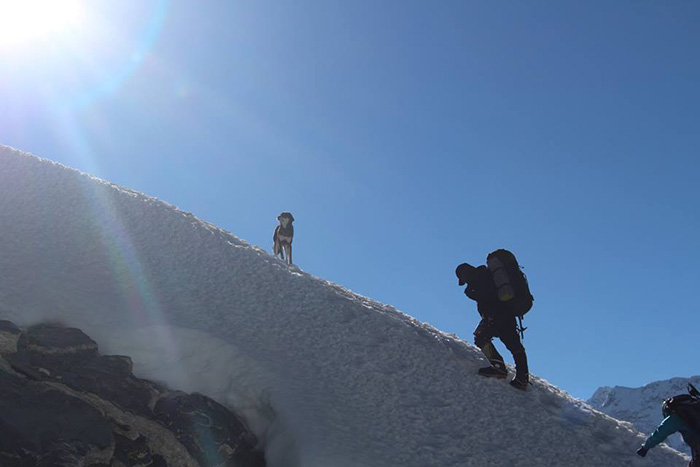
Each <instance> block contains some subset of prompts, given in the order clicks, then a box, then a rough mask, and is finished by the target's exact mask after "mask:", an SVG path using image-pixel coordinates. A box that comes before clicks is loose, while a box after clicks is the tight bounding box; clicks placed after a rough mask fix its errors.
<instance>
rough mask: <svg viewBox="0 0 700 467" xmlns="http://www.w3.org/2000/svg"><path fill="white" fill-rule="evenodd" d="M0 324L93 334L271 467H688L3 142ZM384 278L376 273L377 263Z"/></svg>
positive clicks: (426, 333) (397, 320)
mask: <svg viewBox="0 0 700 467" xmlns="http://www.w3.org/2000/svg"><path fill="white" fill-rule="evenodd" d="M0 226H2V227H1V228H0V277H1V278H2V284H1V285H0V319H8V320H12V321H14V322H15V323H17V324H19V325H21V326H25V325H30V324H32V323H35V322H38V321H43V320H54V321H59V322H63V323H64V324H67V325H70V326H75V327H79V328H81V329H83V330H84V331H85V332H86V333H88V334H89V335H90V336H92V337H93V339H95V340H96V341H97V342H98V344H99V346H100V348H101V349H103V350H104V352H107V353H113V354H124V355H129V356H131V357H132V358H133V360H134V361H135V362H137V365H136V366H135V368H134V373H135V374H136V375H137V376H140V377H144V378H148V379H151V380H156V381H161V382H163V383H165V384H168V385H172V386H173V387H178V388H181V389H182V390H185V391H188V392H194V391H197V392H200V393H203V394H205V395H207V396H210V397H213V398H214V399H216V400H217V401H219V402H221V403H223V404H226V405H228V406H230V407H232V408H233V409H234V410H236V411H237V412H238V413H243V414H244V415H245V416H246V419H247V422H248V424H249V425H250V427H251V428H252V429H253V430H254V431H255V433H256V435H257V436H258V437H259V438H260V439H262V440H264V441H265V452H266V458H267V462H268V464H269V465H270V466H272V467H296V466H305V467H306V466H310V467H316V466H318V467H322V466H323V467H327V466H333V467H357V466H372V467H384V466H408V467H412V466H415V467H424V466H440V467H450V466H454V467H457V466H459V467H465V466H474V467H489V466H523V467H524V466H528V467H529V466H567V465H586V466H589V467H598V466H600V467H608V466H610V465H620V466H640V467H641V466H647V467H648V466H658V467H661V466H679V467H680V466H681V465H684V463H685V462H687V460H685V459H684V458H683V457H682V456H680V455H679V454H678V453H676V452H674V451H672V450H670V449H668V448H665V447H664V448H659V449H656V450H654V452H652V453H650V454H649V456H647V458H646V459H640V458H638V457H637V456H636V455H635V454H634V451H635V449H636V448H637V447H638V445H639V444H640V443H641V441H642V437H641V436H640V435H639V434H638V433H637V432H636V431H634V430H633V429H632V427H631V425H630V424H629V423H623V422H619V421H617V420H614V419H612V418H611V417H608V416H607V415H604V414H601V413H599V412H597V411H595V410H593V409H592V408H591V407H590V406H588V405H586V404H585V403H584V402H582V401H580V400H576V399H573V398H571V397H570V396H569V395H568V394H566V393H565V392H563V391H561V390H560V389H558V388H556V387H554V386H551V385H550V384H549V383H547V382H546V381H544V380H542V379H539V378H536V377H534V378H533V387H532V388H531V390H530V391H528V392H527V393H521V392H518V391H516V390H514V389H513V388H511V387H509V386H508V384H506V383H504V382H503V381H493V380H488V379H483V378H481V377H479V376H477V375H476V374H475V373H476V369H477V368H478V367H479V366H481V365H483V364H484V360H483V358H482V356H481V353H480V352H479V351H478V350H477V349H476V348H474V347H473V346H471V345H470V344H467V343H465V342H463V341H460V340H459V339H458V338H457V337H456V336H453V335H448V334H445V333H443V332H441V331H439V330H437V329H435V328H433V327H431V326H429V325H426V324H423V323H420V322H418V321H417V320H415V319H414V318H411V317H410V316H407V315H405V314H403V313H401V312H399V311H397V310H396V309H395V308H393V307H391V306H388V305H384V304H381V303H378V302H376V301H374V300H371V299H369V298H366V297H362V296H360V295H357V294H355V293H353V292H351V291H349V290H347V289H345V288H343V287H341V286H338V285H336V284H332V283H330V282H327V281H324V280H322V279H319V278H316V277H313V276H312V275H310V274H308V273H306V272H303V271H301V270H300V269H299V268H297V267H293V266H292V267H289V266H287V265H286V264H284V263H283V262H282V261H279V260H277V259H275V258H273V257H272V256H271V255H269V254H268V253H267V252H265V251H264V250H262V249H260V248H258V247H255V246H251V245H249V244H247V243H246V242H244V241H242V240H239V239H238V238H236V237H235V236H233V235H231V234H230V233H228V232H226V231H224V230H222V229H219V228H217V227H215V226H213V225H211V224H208V223H206V222H202V221H200V220H199V219H197V218H196V217H195V216H193V215H192V214H190V213H186V212H182V211H179V210H178V209H176V208H175V207H173V206H170V205H168V204H166V203H163V202H162V201H159V200H156V199H154V198H151V197H148V196H146V195H143V194H141V193H138V192H135V191H133V190H129V189H125V188H122V187H119V186H116V185H113V184H109V183H107V182H104V181H101V180H98V179H96V178H94V177H90V176H88V175H86V174H82V173H80V172H77V171H75V170H72V169H68V168H66V167H64V166H61V165H59V164H56V163H53V162H50V161H47V160H42V159H39V158H36V157H34V156H31V155H28V154H24V153H21V152H19V151H16V150H13V149H10V148H7V147H1V146H0ZM378 267H379V265H378Z"/></svg>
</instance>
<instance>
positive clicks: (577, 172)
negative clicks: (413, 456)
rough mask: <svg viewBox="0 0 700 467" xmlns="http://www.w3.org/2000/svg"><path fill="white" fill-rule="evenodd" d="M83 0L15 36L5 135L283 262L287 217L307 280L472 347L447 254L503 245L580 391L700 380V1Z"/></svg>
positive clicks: (556, 363) (543, 348)
mask: <svg viewBox="0 0 700 467" xmlns="http://www.w3.org/2000/svg"><path fill="white" fill-rule="evenodd" d="M80 3H81V4H82V5H83V8H85V10H83V12H82V16H81V17H80V18H81V21H82V23H78V24H77V25H74V26H73V29H72V30H70V31H68V32H66V31H63V32H61V31H59V32H58V33H56V34H59V35H56V36H47V37H44V38H38V39H37V38H35V39H33V40H31V41H30V40H27V41H26V42H23V43H8V41H7V40H6V41H5V42H4V43H3V42H1V41H0V54H2V63H3V72H2V73H1V74H0V99H1V100H0V105H1V107H2V108H3V112H0V144H6V145H10V146H14V147H17V148H19V149H22V150H25V151H29V152H32V153H34V154H36V155H39V156H42V157H46V158H49V159H53V160H56V161H58V162H61V163H64V164H67V165H69V166H72V167H75V168H78V169H81V170H84V171H88V172H90V173H93V174H95V175H97V176H100V177H102V178H105V179H108V180H110V181H112V182H115V183H118V184H121V185H126V186H128V187H130V188H133V189H136V190H139V191H142V192H145V193H147V194H150V195H152V196H156V197H158V198H161V199H163V200H165V201H168V202H170V203H172V204H174V205H176V206H178V207H180V208H181V209H183V210H186V211H191V212H193V213H194V214H195V215H197V216H198V217H200V218H202V219H204V220H206V221H209V222H212V223H215V224H217V225H218V226H220V227H222V228H225V229H227V230H229V231H231V232H232V233H234V234H235V235H237V236H239V237H241V238H243V239H245V240H247V241H249V242H250V243H252V244H255V245H259V246H261V247H264V248H266V249H268V250H269V249H270V247H271V236H272V231H273V229H274V226H275V223H276V221H275V218H276V216H277V215H278V214H279V213H280V212H281V211H291V212H292V213H294V216H295V217H296V219H297V222H296V223H295V226H296V232H297V237H296V239H295V243H294V247H295V251H294V256H295V260H296V263H297V264H298V265H299V266H300V267H301V268H302V269H304V270H305V271H308V272H310V273H312V274H314V275H316V276H320V277H323V278H325V279H328V280H331V281H334V282H337V283H340V284H342V285H344V286H346V287H348V288H350V289H352V290H354V291H356V292H358V293H361V294H363V295H367V296H370V297H372V298H375V299H377V300H380V301H383V302H386V303H390V304H393V305H395V306H396V307H397V308H399V309H400V310H402V311H404V312H406V313H408V314H410V315H412V316H415V317H417V318H418V319H420V320H421V321H426V322H429V323H431V324H433V325H434V326H436V327H438V328H439V329H441V330H443V331H447V332H451V333H455V334H457V335H459V336H460V337H461V338H464V339H466V340H469V341H472V336H471V333H472V331H473V328H474V327H475V326H476V324H477V322H478V315H477V313H476V310H475V307H474V306H473V303H471V302H468V301H467V299H466V298H465V297H464V295H463V294H462V293H461V290H460V288H459V287H458V286H457V281H456V278H455V276H454V268H455V267H456V265H457V264H459V263H461V262H464V261H467V262H470V263H472V264H478V263H481V262H483V261H484V260H485V257H486V254H487V253H488V252H489V251H491V250H494V249H496V248H499V247H506V248H509V249H511V250H512V251H513V252H514V253H515V254H516V255H517V256H518V258H519V260H520V262H521V263H522V264H523V265H524V266H525V271H526V273H527V274H528V277H529V279H530V283H531V288H532V291H533V294H534V295H535V298H536V301H535V307H534V309H533V311H531V312H530V314H529V315H528V316H527V318H526V325H527V326H528V327H529V329H528V331H527V333H526V338H525V342H524V343H525V346H526V348H527V350H528V353H529V357H530V364H531V370H532V371H533V373H535V374H537V375H539V376H542V377H544V378H545V379H547V380H549V381H551V382H552V383H554V384H557V385H558V386H561V387H562V388H564V389H566V390H568V391H569V392H571V393H572V394H573V395H574V396H577V397H581V398H586V397H589V396H590V395H591V394H592V392H593V391H594V390H595V389H596V388H597V387H598V386H601V385H625V386H639V385H642V384H644V383H646V382H650V381H652V380H657V379H665V378H669V377H673V376H689V375H691V374H698V373H699V372H700V368H699V366H698V361H697V342H698V338H697V331H698V328H699V326H700V318H699V316H700V315H699V314H698V300H697V298H696V294H697V293H698V291H699V290H700V288H699V287H698V284H699V283H700V272H699V270H698V264H700V245H699V243H698V238H699V237H700V236H699V232H698V230H699V227H700V214H699V213H700V210H698V208H697V204H698V202H699V201H700V193H699V190H698V182H697V180H698V177H699V176H700V158H699V157H698V148H699V147H700V110H699V109H700V91H699V90H698V83H699V82H700V61H698V59H697V49H698V46H699V45H700V29H699V28H697V24H698V21H699V20H700V4H699V3H697V2H692V1H685V0H679V1H669V2H659V1H655V0H649V1H646V0H637V1H616V2H609V1H589V2H573V1H564V2H551V1H531V2H514V1H513V2H486V1H442V2H425V1H423V2H418V1H407V0H401V1H390V0H387V1H382V2H372V1H365V0H354V1H352V2H338V1H320V0H316V1H305V0H295V1H286V0H283V1H267V0H254V1H253V0H241V1H213V0H212V1H208V2H197V5H196V6H195V4H194V3H192V2H185V1H166V0H149V1H142V2H128V4H127V2H117V1H104V0H102V1H93V2H80ZM497 346H499V348H500V349H503V346H502V345H500V344H497ZM506 353H507V352H506Z"/></svg>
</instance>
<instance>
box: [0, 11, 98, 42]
mask: <svg viewBox="0 0 700 467" xmlns="http://www.w3.org/2000/svg"><path fill="white" fill-rule="evenodd" d="M84 13H85V12H84V8H83V4H82V2H80V1H78V0H60V1H58V0H0V47H3V48H24V47H26V46H29V45H33V44H37V43H51V42H53V41H55V40H56V39H59V38H60V37H61V36H69V35H70V34H71V33H73V32H74V31H75V30H77V29H78V28H80V27H81V25H82V24H84V16H85V15H84Z"/></svg>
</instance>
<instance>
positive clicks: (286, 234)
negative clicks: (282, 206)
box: [272, 212, 294, 264]
mask: <svg viewBox="0 0 700 467" xmlns="http://www.w3.org/2000/svg"><path fill="white" fill-rule="evenodd" d="M277 220H278V221H279V223H280V225H278V226H277V227H275V233H274V235H273V236H272V241H273V247H272V249H273V250H272V251H273V252H274V253H275V257H277V255H280V258H282V260H284V259H285V258H284V255H285V252H286V253H287V260H286V261H287V264H292V240H293V239H294V226H293V225H292V222H294V216H292V213H291V212H283V213H282V214H280V215H279V216H277Z"/></svg>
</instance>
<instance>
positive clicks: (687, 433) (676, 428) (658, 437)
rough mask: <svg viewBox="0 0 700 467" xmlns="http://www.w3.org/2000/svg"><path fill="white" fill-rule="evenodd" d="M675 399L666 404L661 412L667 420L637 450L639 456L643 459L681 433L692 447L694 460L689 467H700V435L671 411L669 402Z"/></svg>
mask: <svg viewBox="0 0 700 467" xmlns="http://www.w3.org/2000/svg"><path fill="white" fill-rule="evenodd" d="M673 399H674V398H671V399H668V400H666V401H665V402H664V404H663V407H662V409H661V411H662V414H663V416H664V417H665V418H664V419H663V421H662V422H661V424H660V425H659V426H658V427H657V428H656V430H654V432H653V433H652V434H651V435H649V437H648V438H647V439H646V441H645V442H644V444H642V447H641V448H639V449H638V450H637V454H639V455H640V456H642V457H644V456H646V455H647V452H648V451H649V449H651V448H653V447H655V446H657V445H658V444H660V443H663V442H664V441H665V440H666V438H668V437H669V436H671V435H672V434H674V433H678V432H680V434H681V436H682V437H683V441H685V444H687V445H688V446H690V450H691V453H692V459H691V461H690V464H688V467H700V433H698V432H697V431H695V430H693V429H692V428H691V427H690V426H688V424H687V423H686V422H685V421H684V420H683V419H682V418H681V416H680V415H678V414H677V413H673V411H672V410H669V405H670V404H669V401H672V400H673Z"/></svg>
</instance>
